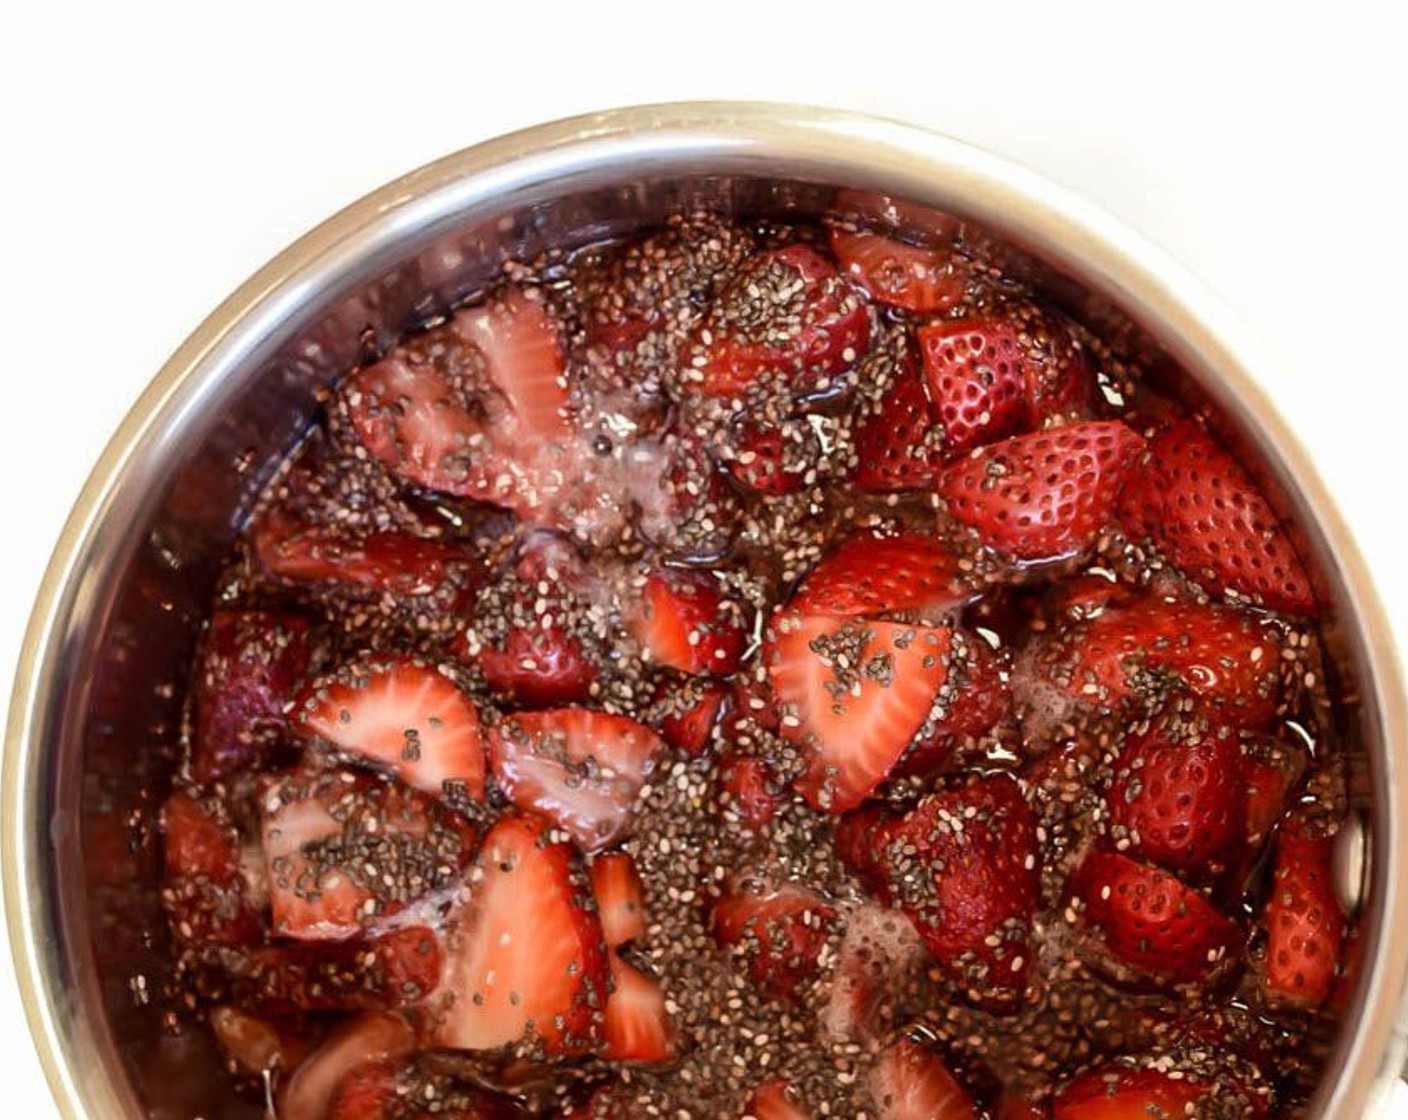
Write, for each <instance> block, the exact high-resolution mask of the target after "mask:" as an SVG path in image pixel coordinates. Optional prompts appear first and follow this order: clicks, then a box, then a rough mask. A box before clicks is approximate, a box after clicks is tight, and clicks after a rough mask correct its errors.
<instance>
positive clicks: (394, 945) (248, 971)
mask: <svg viewBox="0 0 1408 1120" xmlns="http://www.w3.org/2000/svg"><path fill="white" fill-rule="evenodd" d="M440 976H441V952H440V945H439V942H438V941H437V940H436V936H435V933H434V932H433V931H432V930H431V929H429V928H428V927H426V926H415V925H410V926H400V927H398V928H396V929H393V930H390V931H388V932H386V933H380V934H377V935H376V936H373V937H366V938H355V939H353V940H349V941H334V942H322V943H318V944H315V943H311V942H304V943H301V944H293V945H274V946H272V947H270V948H265V949H258V950H256V951H255V952H254V953H252V954H250V957H249V961H248V963H247V964H246V965H245V966H243V967H242V968H241V969H240V970H239V975H238V977H237V984H236V988H235V990H236V991H237V992H238V993H239V995H240V998H241V1000H242V1001H243V1002H244V1003H245V1004H246V1005H248V1006H253V1007H255V1008H257V1009H259V1010H260V1011H261V1012H263V1013H264V1014H267V1015H279V1016H286V1015H288V1014H290V1013H296V1012H300V1011H314V1012H322V1011H390V1010H395V1009H396V1008H403V1007H412V1006H414V1005H415V1004H418V1003H419V1002H420V1001H421V1000H423V999H425V998H426V997H427V996H429V995H430V994H431V993H432V992H434V991H435V989H436V987H437V986H438V985H439V983H440Z"/></svg>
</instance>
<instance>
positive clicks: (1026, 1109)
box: [993, 1091, 1051, 1120]
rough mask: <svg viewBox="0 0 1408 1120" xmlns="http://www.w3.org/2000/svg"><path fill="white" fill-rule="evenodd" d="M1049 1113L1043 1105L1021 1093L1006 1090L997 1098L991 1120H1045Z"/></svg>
mask: <svg viewBox="0 0 1408 1120" xmlns="http://www.w3.org/2000/svg"><path fill="white" fill-rule="evenodd" d="M1050 1115H1051V1113H1050V1112H1049V1111H1048V1110H1047V1108H1046V1107H1045V1106H1044V1105H1039V1104H1037V1103H1036V1102H1035V1101H1033V1100H1031V1099H1029V1098H1028V1097H1025V1096H1023V1095H1022V1094H1021V1093H1015V1092H1011V1091H1008V1092H1005V1093H1003V1094H1002V1096H1001V1097H1000V1098H998V1102H997V1110H996V1111H995V1112H994V1113H993V1120H1047V1118H1048V1117H1049V1116H1050Z"/></svg>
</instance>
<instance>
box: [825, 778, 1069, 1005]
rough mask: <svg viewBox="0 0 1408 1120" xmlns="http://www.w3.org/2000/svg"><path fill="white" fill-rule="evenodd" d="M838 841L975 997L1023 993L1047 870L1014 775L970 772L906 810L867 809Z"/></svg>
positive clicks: (994, 999) (982, 1000)
mask: <svg viewBox="0 0 1408 1120" xmlns="http://www.w3.org/2000/svg"><path fill="white" fill-rule="evenodd" d="M836 849H837V854H838V855H839V856H840V858H841V859H842V860H843V861H844V862H845V863H846V864H847V865H848V866H849V867H850V868H851V869H852V870H853V871H855V872H856V873H857V874H858V875H859V876H860V878H861V880H862V881H863V882H865V883H866V884H867V885H868V886H869V887H870V888H871V890H873V891H874V892H875V894H876V896H877V897H878V898H879V899H880V901H881V902H883V903H885V904H886V905H887V906H893V907H896V908H897V909H900V910H902V911H904V913H905V914H906V915H907V916H908V917H909V919H910V921H912V922H913V923H914V925H915V928H916V929H918V931H919V935H920V937H921V938H923V940H924V945H925V947H926V948H927V949H928V950H929V953H930V955H931V956H932V957H933V958H934V959H935V960H936V961H937V962H938V963H939V964H940V965H941V966H942V967H943V968H944V969H945V971H947V972H948V973H949V974H950V975H951V976H952V977H953V979H954V980H955V981H956V982H957V983H958V984H959V985H960V987H961V990H962V991H963V992H964V994H965V995H966V996H967V997H968V998H969V999H970V1000H972V1001H973V1002H975V1003H979V1004H985V1005H993V1006H1002V1005H1005V1004H1010V1003H1011V1002H1012V1001H1013V1000H1014V999H1015V998H1017V997H1018V996H1019V995H1020V994H1021V991H1022V989H1023V987H1024V986H1025V984H1026V978H1027V974H1028V973H1029V971H1030V969H1031V963H1032V958H1033V949H1032V945H1031V928H1032V915H1033V914H1034V912H1035V910H1036V903H1037V893H1038V887H1039V881H1040V874H1041V873H1040V869H1039V867H1038V860H1039V852H1038V850H1037V840H1036V821H1035V818H1034V817H1033V816H1032V812H1031V810H1030V808H1028V806H1027V802H1026V798H1025V797H1024V796H1023V794H1022V790H1021V787H1020V786H1019V785H1018V784H1017V782H1016V780H1015V779H1014V778H1012V777H1011V775H1009V774H993V775H990V776H986V777H979V776H973V777H970V778H968V779H967V780H966V781H965V782H963V783H962V784H960V785H955V786H954V787H953V788H950V789H948V790H946V791H944V792H942V793H937V794H933V795H930V796H928V797H926V798H924V799H923V800H922V801H920V802H919V804H918V805H916V806H915V807H914V808H913V809H912V810H910V811H909V812H908V813H907V814H905V815H903V816H900V817H891V816H890V815H889V814H887V813H884V812H880V811H876V810H862V812H861V813H859V814H856V815H853V816H851V817H848V818H847V819H846V820H844V821H843V822H842V825H841V828H840V829H838V832H837V838H836Z"/></svg>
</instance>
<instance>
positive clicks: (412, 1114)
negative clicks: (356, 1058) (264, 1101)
mask: <svg viewBox="0 0 1408 1120" xmlns="http://www.w3.org/2000/svg"><path fill="white" fill-rule="evenodd" d="M520 1115H521V1113H520V1111H519V1109H518V1108H517V1107H516V1106H515V1105H514V1104H513V1103H511V1102H510V1101H509V1100H508V1099H507V1098H506V1097H500V1096H498V1095H496V1094H492V1093H488V1092H486V1091H484V1090H483V1089H478V1088H470V1087H468V1086H466V1085H465V1084H463V1083H462V1082H460V1081H456V1080H452V1079H450V1078H448V1077H446V1076H444V1075H437V1074H433V1073H430V1072H427V1071H425V1070H422V1069H421V1068H419V1067H418V1066H417V1065H416V1064H414V1063H408V1062H405V1061H399V1062H369V1063H367V1064H366V1065H361V1066H358V1067H357V1068H356V1069H354V1070H352V1071H351V1072H350V1073H348V1074H347V1075H346V1076H345V1077H344V1078H343V1079H342V1082H341V1083H340V1084H339V1085H338V1087H337V1091H336V1092H335V1093H334V1094H333V1096H332V1100H331V1101H330V1102H329V1104H328V1111H327V1120H512V1118H514V1117H518V1116H520Z"/></svg>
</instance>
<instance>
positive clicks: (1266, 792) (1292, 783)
mask: <svg viewBox="0 0 1408 1120" xmlns="http://www.w3.org/2000/svg"><path fill="white" fill-rule="evenodd" d="M1309 761H1310V760H1309V754H1308V752H1307V751H1306V749H1305V747H1303V746H1301V745H1300V744H1299V743H1288V742H1285V741H1284V740H1281V739H1268V738H1255V739H1249V740H1247V741H1246V742H1244V743H1243V744H1242V773H1243V775H1244V776H1245V779H1246V787H1247V811H1246V820H1247V843H1248V845H1249V846H1250V847H1251V848H1252V849H1253V850H1255V849H1257V848H1258V847H1259V846H1260V845H1261V843H1262V842H1263V841H1264V840H1265V839H1266V838H1267V837H1268V836H1269V835H1271V830H1272V829H1273V828H1275V827H1276V823H1277V822H1278V821H1279V820H1280V819H1281V817H1282V815H1283V814H1284V813H1285V811H1286V809H1287V808H1288V807H1289V805H1290V803H1291V797H1292V796H1293V795H1294V793H1295V791H1296V789H1297V788H1299V786H1300V783H1301V779H1302V778H1304V777H1305V771H1306V768H1307V767H1308V765H1309Z"/></svg>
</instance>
